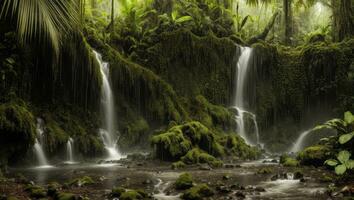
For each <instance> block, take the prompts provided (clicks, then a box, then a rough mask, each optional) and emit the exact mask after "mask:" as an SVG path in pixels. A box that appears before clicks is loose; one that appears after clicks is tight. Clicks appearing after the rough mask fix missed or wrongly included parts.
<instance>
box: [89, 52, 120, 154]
mask: <svg viewBox="0 0 354 200" xmlns="http://www.w3.org/2000/svg"><path fill="white" fill-rule="evenodd" d="M93 52H94V54H95V56H96V59H97V61H98V63H99V65H100V71H101V74H102V94H101V107H102V108H101V109H102V114H103V115H104V123H103V127H102V128H101V129H100V130H99V133H100V135H101V139H102V141H103V144H104V146H105V148H106V150H107V153H108V155H109V159H111V160H118V159H120V158H121V157H122V156H121V154H120V153H119V151H118V148H117V141H118V137H117V136H116V135H117V134H116V131H117V129H116V127H115V123H116V120H115V119H116V117H115V109H114V99H113V92H112V89H111V85H110V82H109V65H108V63H107V62H103V60H102V56H101V55H100V54H99V53H97V52H96V51H93Z"/></svg>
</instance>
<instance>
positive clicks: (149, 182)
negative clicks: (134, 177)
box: [143, 179, 152, 185]
mask: <svg viewBox="0 0 354 200" xmlns="http://www.w3.org/2000/svg"><path fill="white" fill-rule="evenodd" d="M151 183H152V181H151V180H150V179H146V180H145V181H143V184H145V185H149V184H151Z"/></svg>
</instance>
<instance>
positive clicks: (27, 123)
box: [0, 101, 36, 164]
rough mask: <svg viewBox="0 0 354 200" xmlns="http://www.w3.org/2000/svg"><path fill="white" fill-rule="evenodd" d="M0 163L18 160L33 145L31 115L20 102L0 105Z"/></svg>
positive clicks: (33, 124)
mask: <svg viewBox="0 0 354 200" xmlns="http://www.w3.org/2000/svg"><path fill="white" fill-rule="evenodd" d="M0 133H1V134H0V135H1V138H2V139H1V141H0V162H1V161H3V162H5V164H6V162H7V161H8V160H10V161H14V160H15V159H18V157H17V156H14V155H18V154H22V155H24V154H25V153H26V152H27V150H28V149H29V148H30V147H31V146H32V145H33V143H34V140H35V136H36V132H35V120H34V117H33V115H32V113H31V112H30V111H29V109H28V108H27V106H26V104H25V103H23V102H22V101H18V102H9V103H4V104H0Z"/></svg>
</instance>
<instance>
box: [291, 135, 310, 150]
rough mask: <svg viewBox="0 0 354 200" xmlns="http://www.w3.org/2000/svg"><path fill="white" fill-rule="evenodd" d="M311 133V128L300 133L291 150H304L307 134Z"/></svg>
mask: <svg viewBox="0 0 354 200" xmlns="http://www.w3.org/2000/svg"><path fill="white" fill-rule="evenodd" d="M309 133H311V130H307V131H304V132H302V133H301V134H300V136H299V137H298V138H297V140H296V142H295V143H294V145H293V147H292V148H291V150H290V152H294V153H297V152H299V151H301V150H302V148H303V143H304V141H305V138H306V136H307V135H308V134H309Z"/></svg>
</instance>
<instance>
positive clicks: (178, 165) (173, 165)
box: [171, 161, 186, 169]
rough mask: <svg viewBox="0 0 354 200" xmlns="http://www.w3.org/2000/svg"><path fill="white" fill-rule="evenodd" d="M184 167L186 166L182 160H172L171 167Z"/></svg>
mask: <svg viewBox="0 0 354 200" xmlns="http://www.w3.org/2000/svg"><path fill="white" fill-rule="evenodd" d="M185 167H186V164H185V163H184V162H182V161H177V162H174V163H172V165H171V168H172V169H182V168H185Z"/></svg>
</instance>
